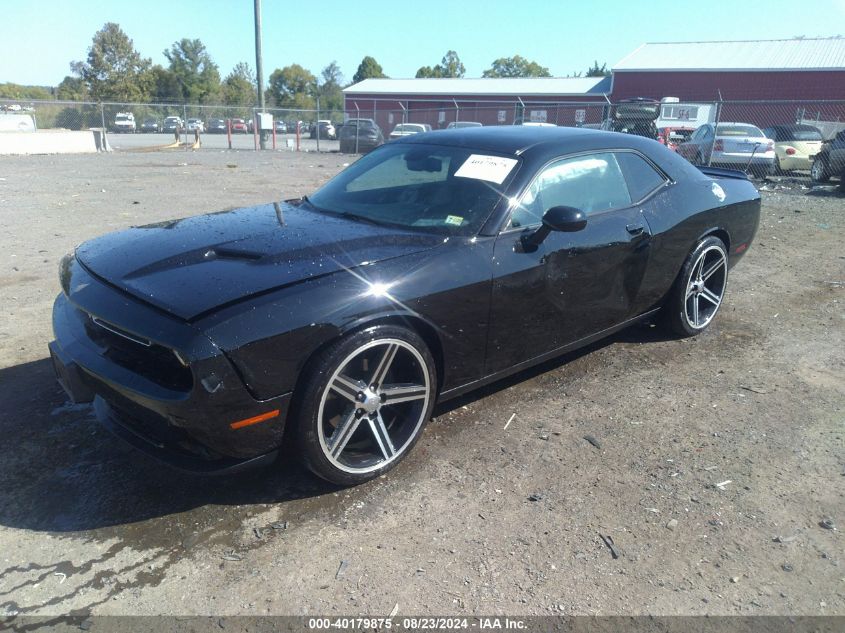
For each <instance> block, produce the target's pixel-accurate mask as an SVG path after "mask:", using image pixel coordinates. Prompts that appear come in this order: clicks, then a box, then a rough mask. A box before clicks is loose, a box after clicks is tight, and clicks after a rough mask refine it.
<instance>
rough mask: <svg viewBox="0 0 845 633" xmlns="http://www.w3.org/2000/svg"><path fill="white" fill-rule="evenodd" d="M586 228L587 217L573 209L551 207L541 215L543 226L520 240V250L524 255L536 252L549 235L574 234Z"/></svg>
mask: <svg viewBox="0 0 845 633" xmlns="http://www.w3.org/2000/svg"><path fill="white" fill-rule="evenodd" d="M585 226H587V216H586V215H585V214H584V212H583V211H581V209H576V208H575V207H552V208H551V209H549V210H548V211H546V213H544V214H543V224H542V225H541V226H540V228H538V229H537V230H536V231H534V232H533V233H531V234H529V235H523V236H522V238H521V242H522V248H523V250H524V251H525V252H526V253H530V252H533V251H535V250H537V247H538V246H540V244H542V243H543V240H545V239H546V238H547V237H548V236H549V233H551V232H552V231H560V232H562V233H575V232H576V231H580V230H582V229H583V228H584V227H585Z"/></svg>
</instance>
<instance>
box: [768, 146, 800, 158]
mask: <svg viewBox="0 0 845 633" xmlns="http://www.w3.org/2000/svg"><path fill="white" fill-rule="evenodd" d="M771 148H772V146H771V145H769V149H771ZM786 154H787V155H788V156H792V155H793V154H795V148H794V147H787V148H786Z"/></svg>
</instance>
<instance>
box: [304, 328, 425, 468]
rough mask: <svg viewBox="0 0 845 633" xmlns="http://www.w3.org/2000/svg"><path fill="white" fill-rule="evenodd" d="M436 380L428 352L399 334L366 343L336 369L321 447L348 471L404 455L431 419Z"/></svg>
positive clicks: (324, 404)
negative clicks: (426, 358)
mask: <svg viewBox="0 0 845 633" xmlns="http://www.w3.org/2000/svg"><path fill="white" fill-rule="evenodd" d="M430 398H431V384H430V378H429V374H428V371H427V369H426V363H425V361H424V360H423V357H422V355H421V354H420V353H419V352H418V351H417V350H416V349H415V348H414V347H413V346H412V345H410V344H409V343H407V342H405V341H402V340H399V339H393V338H385V339H377V340H375V341H370V342H369V343H367V344H365V345H362V346H361V347H359V348H358V349H356V350H355V351H353V352H352V353H351V354H349V355H348V356H347V357H346V358H344V359H343V361H342V362H341V363H340V365H339V366H338V368H337V370H335V372H334V373H333V374H332V376H331V378H330V379H329V381H328V383H327V384H326V387H325V389H324V390H323V394H322V397H321V399H320V407H319V409H318V411H317V416H318V418H317V420H318V423H319V431H318V437H319V440H320V447H321V448H322V450H323V453H324V454H325V456H326V458H327V459H328V460H329V461H330V462H331V463H332V464H333V465H334V466H335V467H337V468H339V469H340V470H343V471H345V472H348V473H356V474H362V473H368V472H372V471H374V470H377V469H379V468H382V467H384V466H386V465H387V464H389V463H391V462H393V461H395V460H396V459H398V458H399V457H400V456H401V455H402V453H403V452H404V451H405V449H406V448H407V447H408V446H409V445H410V444H411V443H412V441H413V439H414V437H416V435H417V433H418V432H419V429H420V427H421V426H422V424H423V422H424V421H425V415H426V411H427V410H428V404H429V399H430Z"/></svg>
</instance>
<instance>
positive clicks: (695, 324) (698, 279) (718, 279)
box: [663, 235, 728, 337]
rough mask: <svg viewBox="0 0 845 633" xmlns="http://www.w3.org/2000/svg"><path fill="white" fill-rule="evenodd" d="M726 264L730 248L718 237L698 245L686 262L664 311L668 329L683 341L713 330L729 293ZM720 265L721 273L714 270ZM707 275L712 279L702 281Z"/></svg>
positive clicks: (718, 270) (710, 237) (705, 239)
mask: <svg viewBox="0 0 845 633" xmlns="http://www.w3.org/2000/svg"><path fill="white" fill-rule="evenodd" d="M717 259H718V260H719V261H718V262H717ZM727 261H728V251H727V248H726V247H725V244H724V242H722V240H720V239H719V238H718V237H716V236H714V235H710V236H708V237H705V238H704V239H702V240H701V241H700V242H699V243H698V244H697V245H696V247H695V249H693V251H692V253H690V255H689V257H687V259H686V261H685V262H684V265H683V267H682V268H681V272H680V273H679V274H678V277H677V279H676V280H675V284H674V285H673V286H672V290H671V291H670V292H669V296H668V298H667V300H666V304H665V305H664V308H663V313H664V319H665V322H666V325H667V326H668V327H669V329H670V330H671V331H672V332H674V333H675V334H677V335H678V336H682V337H688V336H695V335H696V334H700V333H701V332H703V331H704V330H706V329H707V328H708V327H709V326H710V324H711V323H712V322H713V319H714V318H715V317H716V314H717V312H718V311H719V308H720V307H721V305H722V302H723V300H724V297H725V291H726V290H727V285H728V266H727ZM717 263H718V264H720V267H719V268H718V269H717V268H715V267H716V265H717ZM708 273H709V276H708V277H706V278H704V279H702V276H703V275H705V274H708ZM707 292H709V295H708V294H706V293H707ZM711 295H712V296H711ZM713 296H715V297H716V298H717V299H718V301H716V300H715V299H713ZM699 317H701V318H699Z"/></svg>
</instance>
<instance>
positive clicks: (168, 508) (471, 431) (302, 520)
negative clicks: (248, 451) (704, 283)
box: [0, 150, 845, 615]
mask: <svg viewBox="0 0 845 633" xmlns="http://www.w3.org/2000/svg"><path fill="white" fill-rule="evenodd" d="M349 160H350V158H349V157H345V156H341V155H338V154H323V155H315V154H291V153H271V152H265V153H260V154H259V153H254V152H230V151H212V150H205V151H202V152H196V153H192V152H187V153H186V152H184V151H181V152H171V153H168V152H155V153H114V154H112V155H91V156H62V157H49V156H37V157H21V158H6V157H4V158H2V159H0V218H2V222H0V291H2V298H3V301H2V304H0V314H2V319H0V425H2V427H1V428H2V434H3V442H2V443H0V615H3V614H4V613H5V614H12V613H20V614H40V615H51V614H68V613H88V612H91V613H94V614H155V613H170V614H247V615H249V614H255V615H258V614H266V613H272V614H306V613H311V614H314V613H346V614H369V615H386V614H388V613H389V612H391V611H392V610H393V609H394V608H397V609H398V612H399V613H400V614H407V613H416V614H431V613H439V614H472V613H508V614H523V615H527V614H567V615H569V614H625V615H633V614H689V615H699V614H712V615H716V614H746V615H756V614H778V615H782V614H807V615H815V614H819V615H834V614H836V615H845V555H843V552H845V547H843V540H842V532H841V530H842V529H843V528H845V503H843V501H845V499H844V498H843V484H845V478H843V474H845V472H844V471H843V468H845V450H843V435H845V427H843V423H844V422H845V414H844V413H843V410H845V354H843V349H845V327H843V326H845V323H843V317H844V316H845V313H843V303H845V250H843V235H845V232H843V229H845V197H843V196H842V194H837V193H834V192H833V191H832V188H826V189H815V190H808V189H807V188H806V187H803V188H802V186H801V185H799V184H797V183H795V182H793V183H792V184H791V185H790V186H788V187H784V186H783V185H767V187H766V188H767V189H773V190H771V191H764V194H763V195H764V207H763V217H762V221H761V226H760V231H759V233H758V236H757V240H756V242H755V243H754V245H753V246H752V248H751V250H750V252H749V254H748V255H747V257H746V258H745V259H744V260H743V261H742V262H741V263H740V265H739V266H738V267H737V268H736V269H734V271H733V273H732V276H731V280H730V284H729V289H728V295H727V299H726V303H725V305H724V307H723V309H722V312H721V314H720V316H719V317H718V319H717V320H716V322H715V323H714V325H713V326H712V327H711V328H710V329H709V330H708V331H707V332H705V333H704V334H703V335H701V336H699V337H697V338H695V339H687V340H676V339H672V338H669V337H666V336H664V334H663V333H662V332H661V331H660V330H659V329H658V328H655V327H650V326H648V325H646V326H642V327H636V328H632V329H629V330H627V331H625V332H622V333H620V334H618V335H617V336H614V337H613V338H611V339H610V340H607V341H604V342H602V343H600V344H597V345H594V346H592V347H590V348H589V349H587V350H584V351H582V352H579V353H576V354H572V355H569V356H567V357H565V358H564V359H562V360H560V361H557V362H554V363H547V364H545V365H543V366H541V367H539V368H536V369H534V370H531V371H529V372H524V373H522V374H520V375H518V376H516V377H514V378H512V379H510V380H507V381H504V382H501V383H498V384H496V385H494V386H492V387H490V388H487V389H484V390H483V391H480V392H476V393H473V394H470V395H469V396H467V397H465V398H463V399H462V400H460V401H458V402H457V403H452V404H450V405H449V406H448V407H442V408H441V409H440V410H438V411H437V412H436V418H435V419H434V421H433V422H432V423H431V424H429V426H428V427H427V429H426V431H425V433H424V436H423V438H422V439H421V441H420V442H419V444H418V445H417V447H416V449H415V450H414V452H413V453H412V454H411V455H410V456H409V458H408V459H406V460H405V462H404V463H403V464H401V465H400V466H399V467H397V468H396V469H395V470H393V471H392V472H391V473H390V474H389V475H388V476H386V477H384V478H381V479H378V480H376V481H373V482H370V483H368V484H366V485H363V486H360V487H358V488H355V489H351V490H337V489H334V488H331V487H329V486H328V485H326V484H323V483H322V482H320V481H317V480H316V479H315V478H314V477H312V476H311V475H309V474H308V473H306V472H304V471H303V470H302V469H301V468H300V467H299V466H297V465H296V464H295V463H294V462H292V461H290V460H288V461H287V462H285V463H283V464H280V465H279V466H278V467H277V468H274V469H269V470H263V471H257V472H251V473H244V474H241V475H238V476H230V477H226V478H215V479H205V478H199V477H191V476H186V475H183V474H180V473H176V472H174V471H171V470H170V469H167V468H164V467H161V466H159V465H158V464H156V463H154V462H152V461H150V460H148V459H147V458H146V457H144V456H141V455H139V454H137V453H136V452H134V451H133V450H131V449H129V448H127V447H125V446H124V445H123V444H122V443H121V442H120V441H119V440H117V439H114V438H112V437H111V436H110V435H109V434H108V433H107V432H105V431H103V430H101V429H100V428H99V427H98V425H97V423H96V422H95V421H94V420H93V419H92V416H91V413H90V410H89V408H88V407H86V406H72V405H70V404H68V403H66V402H65V398H64V395H63V393H62V391H61V390H60V388H59V387H58V386H57V384H56V382H55V380H54V379H53V376H52V369H51V367H50V365H49V361H48V359H47V353H46V352H47V342H48V341H49V340H50V338H51V332H50V307H51V303H52V300H53V297H54V295H55V294H56V292H57V291H58V283H57V274H56V266H57V262H58V260H59V258H60V257H61V256H62V255H63V254H64V253H65V252H67V251H68V250H70V249H71V248H72V247H73V246H74V245H76V244H77V243H79V242H81V241H83V240H85V239H88V238H91V237H94V236H97V235H100V234H102V233H105V232H107V231H112V230H117V229H121V228H124V227H127V226H130V225H133V224H142V223H147V222H155V221H159V220H164V219H170V218H176V217H181V216H186V215H192V214H197V213H200V212H204V211H210V210H218V209H221V208H226V207H235V206H240V205H245V204H250V203H258V202H265V201H268V200H272V199H279V198H280V197H295V196H298V195H301V194H304V193H307V192H310V191H311V190H312V189H313V188H314V186H315V185H317V184H319V183H321V182H323V181H325V180H326V179H327V178H328V177H330V176H331V175H332V174H334V173H336V172H337V171H338V170H339V169H340V168H341V167H342V165H343V164H344V163H346V162H348V161H349ZM512 414H516V415H515V417H514V419H513V421H512V422H511V424H510V425H509V426H508V428H507V429H504V426H505V423H506V422H507V421H508V419H509V418H510V417H511V415H512ZM588 435H589V436H591V437H592V438H593V439H594V442H593V443H590V442H589V441H587V440H585V439H584V438H585V436H588ZM722 482H725V483H724V484H723V485H721V486H718V485H716V484H720V483H722ZM826 521H830V522H832V523H826ZM831 527H832V528H834V529H828V528H831ZM602 536H604V537H610V538H612V540H613V542H614V543H615V546H616V548H618V552H619V558H618V559H614V558H612V556H611V551H610V549H609V548H608V547H607V545H606V544H605V542H604V541H603V540H602Z"/></svg>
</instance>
